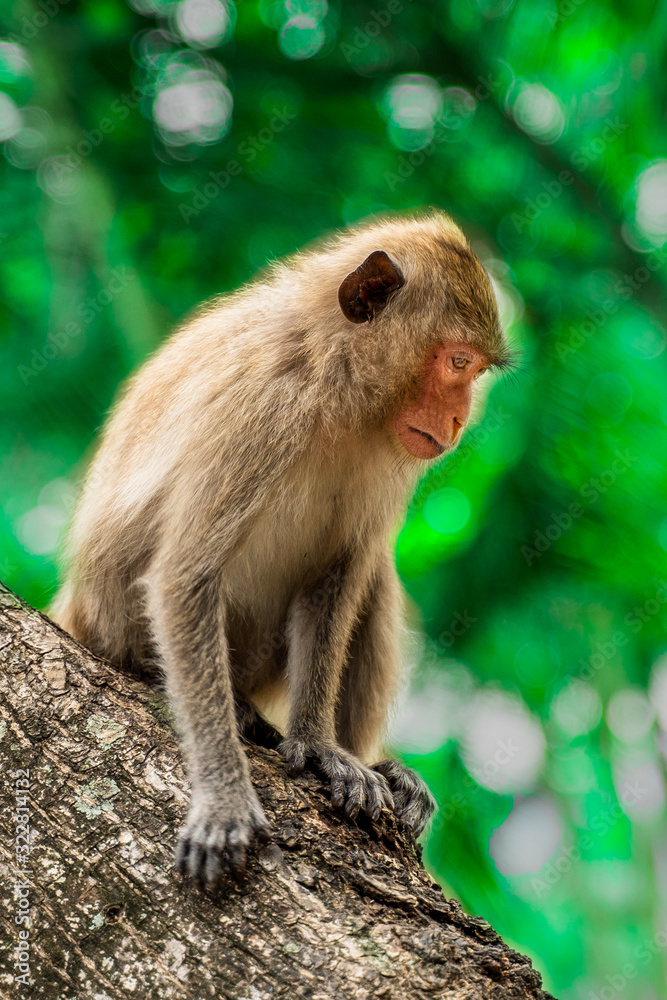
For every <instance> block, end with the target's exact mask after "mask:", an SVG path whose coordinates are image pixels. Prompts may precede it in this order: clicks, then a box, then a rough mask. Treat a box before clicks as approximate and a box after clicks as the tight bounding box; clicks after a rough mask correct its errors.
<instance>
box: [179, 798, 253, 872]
mask: <svg viewBox="0 0 667 1000" xmlns="http://www.w3.org/2000/svg"><path fill="white" fill-rule="evenodd" d="M270 839H271V833H270V830H269V824H268V822H267V820H266V817H265V815H264V812H263V810H262V807H261V805H260V804H259V799H258V798H257V795H256V793H255V790H254V788H253V787H252V785H251V784H250V782H249V781H243V780H240V781H238V782H236V783H235V784H234V785H228V786H223V787H222V788H219V789H217V790H206V791H201V790H200V791H194V792H193V795H192V800H191V802H190V811H189V813H188V818H187V820H186V821H185V825H184V826H183V827H182V829H181V831H180V834H179V837H178V845H177V847H176V867H177V868H178V870H179V871H180V873H181V874H182V875H189V876H190V878H193V879H195V880H197V881H198V882H199V883H200V884H201V885H206V886H208V887H209V888H210V887H212V886H214V885H215V884H216V883H217V882H218V881H219V880H220V878H221V876H222V875H223V873H224V872H226V871H230V872H231V873H232V874H233V875H240V874H242V873H243V872H244V871H245V866H246V851H247V849H248V847H249V846H250V844H251V843H252V841H253V840H257V841H259V842H260V843H262V844H265V843H267V842H268V841H269V840H270Z"/></svg>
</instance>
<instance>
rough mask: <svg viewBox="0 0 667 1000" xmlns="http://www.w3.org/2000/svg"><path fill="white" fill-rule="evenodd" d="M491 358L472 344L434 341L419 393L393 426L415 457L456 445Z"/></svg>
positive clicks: (433, 455) (433, 454) (426, 456)
mask: <svg viewBox="0 0 667 1000" xmlns="http://www.w3.org/2000/svg"><path fill="white" fill-rule="evenodd" d="M488 367H489V359H488V358H487V357H486V355H484V354H482V352H481V351H478V350H477V349H476V348H474V347H471V346H470V344H464V343H458V342H447V341H442V342H440V343H437V344H434V345H433V347H432V348H431V350H430V351H429V354H428V357H427V359H426V363H425V365H424V374H423V377H422V381H421V387H420V390H419V395H418V397H417V398H416V399H415V400H414V401H413V402H411V403H409V404H408V406H406V407H405V408H404V409H402V410H400V411H399V413H397V414H396V416H395V417H394V419H393V421H392V426H393V429H394V430H395V431H396V434H397V435H398V438H399V440H400V441H401V443H402V444H403V446H404V448H406V450H407V451H409V452H410V454H411V455H414V457H415V458H422V459H434V458H437V457H438V456H439V455H442V454H444V452H446V451H449V450H450V449H452V448H453V447H454V446H455V445H456V443H457V441H458V438H459V435H460V434H461V431H462V430H463V428H464V427H465V425H466V424H467V422H468V417H469V416H470V404H471V402H472V384H473V382H474V381H475V379H476V378H479V376H480V375H481V374H482V373H483V372H484V371H486V369H487V368H488Z"/></svg>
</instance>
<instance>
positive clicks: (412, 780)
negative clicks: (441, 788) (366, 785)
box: [373, 760, 436, 836]
mask: <svg viewBox="0 0 667 1000" xmlns="http://www.w3.org/2000/svg"><path fill="white" fill-rule="evenodd" d="M373 770H374V771H377V772H378V773H379V774H382V775H384V777H385V778H386V779H387V781H388V782H389V787H390V788H391V791H392V794H393V796H394V812H395V814H396V816H397V817H398V818H399V819H400V820H402V821H403V822H404V823H406V824H407V825H408V826H409V827H411V828H412V829H413V830H414V832H415V835H416V836H419V834H420V833H421V832H422V831H423V829H424V827H425V826H426V824H427V823H428V821H429V820H430V818H431V816H432V815H433V813H434V812H435V809H436V801H435V799H434V798H433V796H432V794H431V792H430V790H429V788H428V786H427V785H426V783H425V782H424V781H423V779H422V778H420V777H419V775H418V774H417V773H416V772H415V771H413V770H412V769H411V768H409V767H406V766H405V764H401V762H400V761H398V760H383V761H381V762H380V763H379V764H376V765H375V766H374V768H373Z"/></svg>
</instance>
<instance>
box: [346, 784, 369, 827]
mask: <svg viewBox="0 0 667 1000" xmlns="http://www.w3.org/2000/svg"><path fill="white" fill-rule="evenodd" d="M346 791H347V798H346V802H345V809H344V812H345V815H346V816H347V817H348V819H356V817H357V816H358V815H359V810H360V809H363V807H364V805H365V803H366V793H365V789H364V782H363V779H362V778H361V776H359V777H354V778H351V779H350V780H348V782H347V789H346Z"/></svg>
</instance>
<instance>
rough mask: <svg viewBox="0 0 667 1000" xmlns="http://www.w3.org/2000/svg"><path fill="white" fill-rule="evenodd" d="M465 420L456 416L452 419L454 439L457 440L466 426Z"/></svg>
mask: <svg viewBox="0 0 667 1000" xmlns="http://www.w3.org/2000/svg"><path fill="white" fill-rule="evenodd" d="M465 425H466V422H465V420H461V418H460V417H454V419H453V421H452V440H453V441H456V439H457V437H458V436H459V434H460V433H461V431H462V430H463V428H464V427H465Z"/></svg>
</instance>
